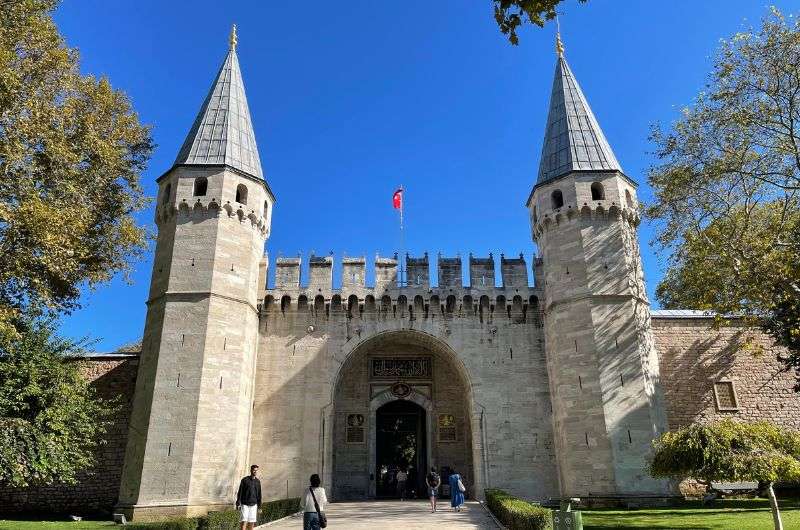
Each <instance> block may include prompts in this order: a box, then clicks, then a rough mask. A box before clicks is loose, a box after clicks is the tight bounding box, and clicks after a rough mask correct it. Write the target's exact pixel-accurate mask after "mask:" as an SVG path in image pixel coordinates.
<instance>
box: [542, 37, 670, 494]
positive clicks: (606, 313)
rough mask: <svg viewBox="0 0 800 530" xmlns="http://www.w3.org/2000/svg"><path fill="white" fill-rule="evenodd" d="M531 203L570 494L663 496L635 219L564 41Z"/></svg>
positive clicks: (660, 424)
mask: <svg viewBox="0 0 800 530" xmlns="http://www.w3.org/2000/svg"><path fill="white" fill-rule="evenodd" d="M557 50H558V60H557V64H556V71H555V79H554V80H553V90H552V94H551V99H550V110H549V114H548V117H547V125H546V128H545V137H544V145H543V147H542V156H541V161H540V167H539V175H538V179H537V182H536V185H535V186H534V187H533V191H532V192H531V195H530V198H529V199H528V204H527V206H528V208H529V211H530V218H531V227H532V234H533V239H534V241H535V242H536V243H537V246H538V249H539V254H540V257H541V259H542V261H543V268H544V290H545V304H544V310H545V326H544V327H545V353H546V358H547V366H548V374H549V380H550V390H551V396H552V406H553V423H554V438H555V446H556V457H557V461H558V468H559V481H560V489H561V494H562V495H563V496H580V497H585V496H599V497H604V496H612V497H616V496H620V495H621V496H624V495H633V494H635V495H639V496H641V495H647V494H655V495H657V494H663V493H665V492H666V484H665V483H664V482H662V481H656V480H654V479H652V478H650V477H649V475H648V474H647V472H646V471H645V468H644V466H645V463H646V458H647V456H648V454H649V450H650V444H651V441H652V440H653V438H654V437H655V436H657V435H658V434H660V433H661V432H662V431H663V430H665V428H666V418H665V413H664V408H663V406H662V404H661V399H662V398H661V395H660V394H661V391H660V387H659V381H658V360H657V357H656V352H655V348H654V346H653V339H652V335H651V330H650V308H649V302H648V300H647V295H646V292H645V287H644V278H643V275H642V265H641V258H640V256H639V246H638V238H637V234H636V226H637V225H638V222H639V215H638V210H637V199H636V183H635V182H634V181H633V180H631V179H630V178H629V177H627V176H626V175H625V174H624V173H623V171H622V167H621V166H620V164H619V162H617V159H616V157H615V156H614V153H613V152H612V150H611V147H610V146H609V144H608V142H607V141H606V138H605V136H604V134H603V131H602V130H601V129H600V126H599V125H598V123H597V120H596V119H595V117H594V114H593V113H592V110H591V109H590V108H589V104H588V103H587V101H586V98H585V97H584V95H583V92H582V91H581V89H580V87H579V86H578V83H577V81H576V80H575V76H574V75H573V74H572V71H571V70H570V68H569V65H568V64H567V62H566V60H565V59H564V57H563V47H562V46H561V41H560V39H558V41H557Z"/></svg>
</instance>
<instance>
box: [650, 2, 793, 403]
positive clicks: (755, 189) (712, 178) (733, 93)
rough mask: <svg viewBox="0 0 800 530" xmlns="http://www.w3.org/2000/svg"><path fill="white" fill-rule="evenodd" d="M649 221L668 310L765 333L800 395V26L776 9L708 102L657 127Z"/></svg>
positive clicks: (743, 43) (723, 57) (726, 50)
mask: <svg viewBox="0 0 800 530" xmlns="http://www.w3.org/2000/svg"><path fill="white" fill-rule="evenodd" d="M651 139H652V140H653V142H654V143H655V145H656V152H655V154H656V156H657V158H658V162H657V164H655V165H654V166H653V167H652V168H651V170H650V172H649V176H648V181H649V183H650V185H651V186H652V187H653V190H654V195H655V198H654V200H653V201H652V202H651V203H650V204H649V205H648V206H647V208H646V214H647V216H648V217H649V218H650V219H652V220H654V221H655V224H656V228H657V233H656V239H655V243H656V244H657V246H658V247H659V250H660V251H661V253H662V254H666V255H668V259H669V261H668V269H667V272H666V274H665V276H664V279H663V280H662V281H661V282H660V283H659V285H658V287H657V289H656V296H657V298H658V300H659V301H660V302H661V304H662V305H663V306H664V307H666V308H687V307H688V308H695V309H701V310H708V311H712V312H714V313H716V315H717V323H718V324H719V325H724V324H726V323H727V322H728V321H729V318H728V317H730V316H736V317H737V318H741V319H744V320H745V322H746V323H747V324H750V325H756V326H761V328H762V329H763V330H765V331H766V332H767V333H769V334H771V336H772V337H773V338H774V339H775V341H776V343H777V344H779V345H781V346H783V347H785V348H786V349H787V350H788V354H783V353H781V354H779V355H778V358H779V360H780V361H781V362H782V363H783V364H784V367H785V368H786V370H792V369H794V370H796V371H797V372H796V373H797V374H798V384H797V386H796V387H795V388H796V390H800V359H798V355H799V354H800V325H799V324H800V313H798V312H797V311H798V309H799V308H800V236H799V235H798V234H800V25H799V24H798V22H797V21H796V20H794V19H790V20H789V21H787V19H786V18H785V17H784V16H783V15H782V14H781V13H780V12H779V11H777V10H776V9H772V10H771V11H770V13H769V15H767V16H766V17H765V18H764V20H763V21H762V24H761V27H760V28H758V29H750V30H748V31H745V32H741V33H737V34H735V35H734V36H733V37H732V38H731V39H728V40H725V41H723V42H722V44H721V47H720V50H719V52H718V53H717V55H716V57H715V60H714V68H713V70H712V72H711V74H710V76H709V81H708V84H707V87H706V90H705V91H704V92H702V93H701V94H700V95H699V96H698V97H697V99H696V100H695V102H694V104H693V105H691V106H689V107H686V108H684V109H683V110H682V112H681V116H680V117H679V119H678V120H677V121H676V122H675V123H673V124H672V125H671V127H669V128H668V129H666V130H665V129H663V128H661V127H655V128H654V130H653V133H652V135H651Z"/></svg>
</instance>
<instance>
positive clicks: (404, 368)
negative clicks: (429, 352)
mask: <svg viewBox="0 0 800 530" xmlns="http://www.w3.org/2000/svg"><path fill="white" fill-rule="evenodd" d="M370 374H371V376H372V378H373V379H430V378H431V358H430V357H403V358H394V359H392V358H388V359H387V358H381V357H379V358H374V359H372V363H371V364H370Z"/></svg>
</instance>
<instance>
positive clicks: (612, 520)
mask: <svg viewBox="0 0 800 530" xmlns="http://www.w3.org/2000/svg"><path fill="white" fill-rule="evenodd" d="M778 505H779V506H780V508H781V516H782V518H783V526H784V528H786V529H787V530H789V529H800V500H798V499H794V500H781V499H779V500H778ZM583 527H584V528H585V529H586V530H592V529H600V528H622V529H625V528H652V529H667V528H692V529H703V530H706V529H709V530H712V529H713V530H723V529H725V530H729V529H734V530H769V529H770V528H772V514H771V512H770V509H769V501H768V500H766V499H742V500H739V499H736V500H722V501H716V502H715V503H712V504H711V505H709V506H707V507H702V506H701V505H700V503H699V502H686V503H684V504H682V505H681V506H679V507H671V508H648V509H641V510H585V511H583Z"/></svg>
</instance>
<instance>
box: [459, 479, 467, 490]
mask: <svg viewBox="0 0 800 530" xmlns="http://www.w3.org/2000/svg"><path fill="white" fill-rule="evenodd" d="M458 491H460V492H461V493H465V492H466V491H467V488H465V487H464V483H463V482H461V479H460V478H459V479H458Z"/></svg>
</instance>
